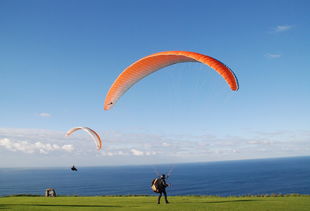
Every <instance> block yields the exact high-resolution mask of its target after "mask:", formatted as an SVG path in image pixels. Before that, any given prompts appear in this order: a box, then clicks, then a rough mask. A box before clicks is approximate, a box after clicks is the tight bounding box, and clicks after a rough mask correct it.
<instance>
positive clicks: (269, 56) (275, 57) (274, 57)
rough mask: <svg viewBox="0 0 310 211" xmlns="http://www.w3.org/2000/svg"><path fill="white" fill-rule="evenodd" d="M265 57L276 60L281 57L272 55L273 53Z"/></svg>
mask: <svg viewBox="0 0 310 211" xmlns="http://www.w3.org/2000/svg"><path fill="white" fill-rule="evenodd" d="M265 56H266V57H268V58H271V59H277V58H280V57H281V55H280V54H274V53H266V54H265Z"/></svg>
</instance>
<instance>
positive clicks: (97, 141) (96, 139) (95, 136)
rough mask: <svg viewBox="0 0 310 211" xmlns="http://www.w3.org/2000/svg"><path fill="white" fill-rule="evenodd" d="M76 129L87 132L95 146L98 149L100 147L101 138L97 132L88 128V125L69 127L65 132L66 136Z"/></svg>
mask: <svg viewBox="0 0 310 211" xmlns="http://www.w3.org/2000/svg"><path fill="white" fill-rule="evenodd" d="M77 130H84V131H85V132H87V133H88V134H89V135H90V136H91V137H92V138H93V140H94V142H95V144H96V146H97V149H98V150H100V149H101V147H102V141H101V138H100V136H99V134H98V133H97V132H96V131H94V130H92V129H90V128H88V127H74V128H71V129H70V130H68V131H67V133H66V136H70V135H71V134H72V133H74V132H75V131H77Z"/></svg>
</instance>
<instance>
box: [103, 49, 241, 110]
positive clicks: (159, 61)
mask: <svg viewBox="0 0 310 211" xmlns="http://www.w3.org/2000/svg"><path fill="white" fill-rule="evenodd" d="M183 62H200V63H203V64H206V65H208V66H210V67H211V68H213V69H214V70H215V71H216V72H217V73H218V74H220V75H221V76H222V77H223V78H224V79H225V81H226V83H227V84H228V85H229V87H230V88H231V90H233V91H236V90H238V81H237V78H236V76H235V75H234V73H233V71H232V70H231V69H229V68H228V67H227V66H226V65H225V64H223V63H222V62H220V61H218V60H216V59H214V58H212V57H210V56H206V55H203V54H199V53H195V52H189V51H166V52H161V53H155V54H152V55H149V56H146V57H144V58H142V59H140V60H138V61H136V62H134V63H133V64H132V65H130V66H129V67H127V68H126V69H125V70H124V71H123V72H122V73H121V74H120V75H119V76H118V78H117V79H116V80H115V81H114V83H113V84H112V86H111V87H110V90H109V92H108V94H107V96H106V98H105V102H104V109H105V110H109V109H110V108H111V107H112V106H113V105H114V104H115V103H116V102H117V100H118V99H119V98H120V97H121V96H122V95H123V94H124V93H125V92H126V91H127V90H128V89H129V88H130V87H131V86H133V85H134V84H135V83H137V82H138V81H139V80H141V79H143V78H144V77H146V76H148V75H149V74H151V73H153V72H155V71H157V70H159V69H161V68H164V67H167V66H169V65H173V64H177V63H183Z"/></svg>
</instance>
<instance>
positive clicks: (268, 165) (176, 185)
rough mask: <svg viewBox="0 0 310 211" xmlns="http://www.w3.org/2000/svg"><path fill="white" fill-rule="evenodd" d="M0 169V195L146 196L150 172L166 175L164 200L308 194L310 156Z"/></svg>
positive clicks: (309, 187) (150, 192)
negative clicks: (48, 192)
mask: <svg viewBox="0 0 310 211" xmlns="http://www.w3.org/2000/svg"><path fill="white" fill-rule="evenodd" d="M77 168H78V171H77V172H73V171H71V170H70V168H32V169H26V168H14V169H8V168H5V169H4V168H2V169H0V196H5V195H13V194H35V195H43V194H44V190H45V189H46V188H49V187H51V188H54V189H55V190H56V192H57V194H58V195H79V196H97V195H152V194H154V193H152V191H151V189H150V183H151V181H152V179H153V178H155V177H156V173H159V172H160V173H168V172H171V175H170V177H169V178H168V181H167V182H168V183H171V184H172V186H171V187H168V189H167V192H168V194H169V195H219V196H229V195H247V194H272V193H282V194H288V193H300V194H310V157H298V158H279V159H261V160H243V161H226V162H209V163H193V164H176V165H175V164H174V165H156V166H154V165H153V166H122V167H81V168H79V167H78V166H77Z"/></svg>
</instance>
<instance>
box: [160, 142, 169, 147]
mask: <svg viewBox="0 0 310 211" xmlns="http://www.w3.org/2000/svg"><path fill="white" fill-rule="evenodd" d="M161 145H162V146H163V147H170V146H171V144H169V143H166V142H164V143H162V144H161Z"/></svg>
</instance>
